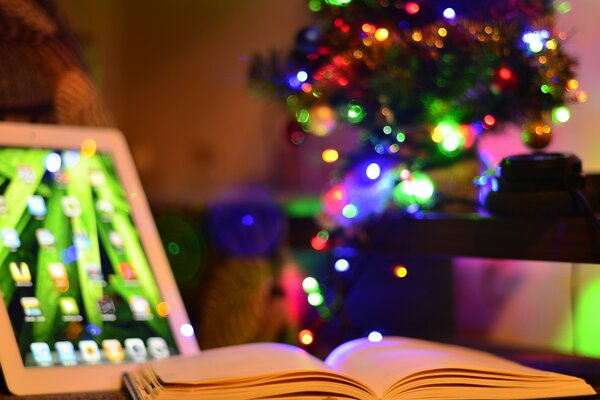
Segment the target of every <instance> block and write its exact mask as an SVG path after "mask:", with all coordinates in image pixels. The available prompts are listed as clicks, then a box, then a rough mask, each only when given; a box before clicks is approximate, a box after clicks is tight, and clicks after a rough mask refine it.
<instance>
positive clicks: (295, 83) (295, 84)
mask: <svg viewBox="0 0 600 400" xmlns="http://www.w3.org/2000/svg"><path fill="white" fill-rule="evenodd" d="M288 84H289V85H290V87H291V88H292V89H298V88H300V85H302V82H300V81H299V80H298V77H297V76H296V75H290V76H288Z"/></svg>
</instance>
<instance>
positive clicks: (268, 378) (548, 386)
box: [125, 337, 595, 400]
mask: <svg viewBox="0 0 600 400" xmlns="http://www.w3.org/2000/svg"><path fill="white" fill-rule="evenodd" d="M125 383H126V385H127V386H128V388H129V390H130V393H131V394H132V396H133V397H134V398H135V399H161V400H162V399H210V400H221V399H222V400H225V399H227V400H250V399H273V400H274V399H277V400H280V399H290V400H291V399H295V400H299V399H303V400H304V399H315V400H316V399H327V400H334V399H335V400H338V399H339V400H341V399H364V400H367V399H369V400H373V399H428V400H429V399H444V400H449V399H462V400H467V399H534V398H551V397H570V396H584V395H592V394H595V391H594V390H593V389H592V388H591V387H590V386H589V385H588V384H587V383H585V381H583V380H582V379H579V378H576V377H572V376H568V375H562V374H557V373H553V372H546V371H541V370H537V369H532V368H528V367H524V366H521V365H519V364H517V363H514V362H511V361H508V360H504V359H502V358H499V357H496V356H494V355H491V354H488V353H485V352H481V351H477V350H471V349H467V348H464V347H459V346H453V345H447V344H440V343H434V342H429V341H425V340H419V339H409V338H402V337H386V338H384V339H383V340H382V341H380V342H376V343H372V342H369V341H368V340H367V339H357V340H353V341H351V342H347V343H345V344H343V345H341V346H339V347H337V348H336V349H335V350H334V351H333V352H331V354H330V355H329V356H328V357H327V359H326V360H325V362H322V361H320V360H319V359H317V358H315V357H313V356H311V355H309V354H308V353H306V352H305V351H304V350H302V349H299V348H297V347H294V346H289V345H284V344H276V343H256V344H246V345H239V346H232V347H224V348H219V349H214V350H207V351H203V352H201V353H200V354H198V355H195V356H191V357H190V356H188V357H173V358H168V359H165V360H159V361H153V362H149V363H147V364H144V365H142V366H140V368H139V369H138V370H137V371H135V372H134V373H131V374H129V375H127V376H125Z"/></svg>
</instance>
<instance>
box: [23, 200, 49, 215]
mask: <svg viewBox="0 0 600 400" xmlns="http://www.w3.org/2000/svg"><path fill="white" fill-rule="evenodd" d="M27 210H28V211H29V214H31V215H33V216H34V217H36V218H43V217H44V216H45V215H46V212H47V210H46V202H45V201H44V198H43V197H42V196H40V195H37V194H34V195H33V196H29V197H28V198H27Z"/></svg>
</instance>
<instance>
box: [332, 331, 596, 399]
mask: <svg viewBox="0 0 600 400" xmlns="http://www.w3.org/2000/svg"><path fill="white" fill-rule="evenodd" d="M325 363H326V364H327V365H329V366H330V367H331V369H332V370H335V371H338V372H340V373H343V374H345V375H347V376H349V377H352V378H354V379H357V380H360V381H363V382H367V383H368V384H369V386H370V387H371V388H372V389H373V391H374V392H375V393H376V394H377V395H378V396H379V397H380V398H383V397H384V395H385V393H386V392H388V391H390V390H392V389H393V388H395V387H397V386H399V383H402V382H403V381H404V382H405V383H407V384H408V383H409V382H412V384H410V385H409V386H414V387H419V386H420V385H427V384H428V382H427V381H426V379H428V378H433V377H437V378H439V377H440V376H441V377H443V376H445V375H449V376H450V375H451V376H454V377H456V376H458V380H457V381H454V380H451V381H452V382H453V383H455V382H459V383H461V382H463V383H465V384H468V382H469V381H471V382H477V384H478V385H481V384H486V383H487V382H493V383H494V384H497V379H499V378H500V379H503V380H505V381H516V382H522V385H521V384H519V385H515V386H524V387H526V386H528V385H530V383H531V382H540V381H541V382H544V381H548V382H553V383H557V384H558V383H560V382H573V381H574V382H577V383H578V381H581V380H580V379H579V378H575V377H570V376H566V375H561V374H556V373H552V372H546V371H540V370H536V369H533V368H528V367H525V366H522V365H520V364H517V363H514V362H512V361H508V360H505V359H502V358H500V357H496V356H494V355H492V354H488V353H485V352H481V351H477V350H472V349H468V348H464V347H460V346H453V345H446V344H442V343H435V342H429V341H426V340H419V339H411V338H400V337H387V338H384V339H383V340H382V341H381V342H375V343H372V342H369V341H368V340H367V339H365V338H363V339H357V340H353V341H351V342H348V343H345V344H343V345H341V346H339V347H338V348H336V349H335V350H334V351H333V352H332V353H331V354H330V355H329V356H328V357H327V359H326V360H325ZM466 378H469V379H466ZM419 380H420V381H421V382H418V381H419ZM449 382H450V381H449ZM438 383H439V381H438ZM581 383H582V384H583V382H582V381H581ZM490 386H492V383H490ZM590 390H591V388H590ZM591 393H594V392H593V391H592V392H591Z"/></svg>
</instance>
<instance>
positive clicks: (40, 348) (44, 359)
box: [29, 342, 52, 365]
mask: <svg viewBox="0 0 600 400" xmlns="http://www.w3.org/2000/svg"><path fill="white" fill-rule="evenodd" d="M29 349H30V350H31V355H32V356H33V359H34V360H35V362H36V363H37V364H39V365H52V352H51V351H50V346H48V343H45V342H33V343H31V344H30V345H29Z"/></svg>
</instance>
